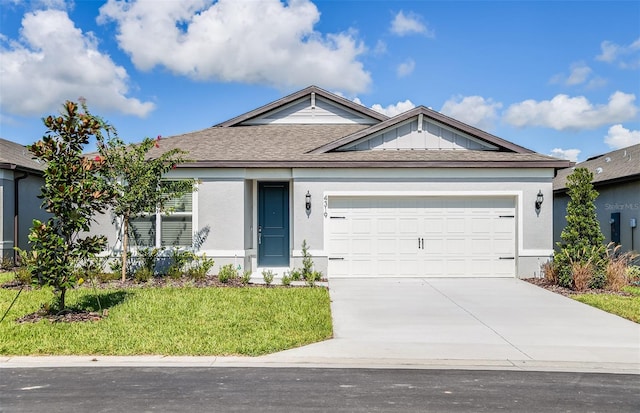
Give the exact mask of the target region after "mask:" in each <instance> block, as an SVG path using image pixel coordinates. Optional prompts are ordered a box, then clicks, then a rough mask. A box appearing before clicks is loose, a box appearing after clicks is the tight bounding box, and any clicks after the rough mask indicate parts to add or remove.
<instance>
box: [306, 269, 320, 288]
mask: <svg viewBox="0 0 640 413" xmlns="http://www.w3.org/2000/svg"><path fill="white" fill-rule="evenodd" d="M321 279H322V273H321V272H320V271H312V272H311V273H310V274H309V275H308V276H307V285H308V286H309V287H313V286H315V285H316V282H318V281H320V280H321Z"/></svg>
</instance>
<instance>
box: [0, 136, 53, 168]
mask: <svg viewBox="0 0 640 413" xmlns="http://www.w3.org/2000/svg"><path fill="white" fill-rule="evenodd" d="M0 169H17V170H23V171H29V172H42V171H44V164H41V163H39V162H38V161H36V160H35V159H33V155H32V154H31V152H29V151H28V150H27V148H26V147H25V146H22V145H20V144H19V143H15V142H11V141H8V140H6V139H2V138H0Z"/></svg>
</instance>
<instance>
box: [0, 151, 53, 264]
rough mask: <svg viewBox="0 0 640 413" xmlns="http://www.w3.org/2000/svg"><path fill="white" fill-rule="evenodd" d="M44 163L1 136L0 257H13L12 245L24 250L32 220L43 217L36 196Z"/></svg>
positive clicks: (39, 201) (40, 186)
mask: <svg viewBox="0 0 640 413" xmlns="http://www.w3.org/2000/svg"><path fill="white" fill-rule="evenodd" d="M43 170H44V165H42V164H40V163H38V162H37V161H36V160H35V159H32V156H31V153H30V152H29V151H28V150H27V148H26V147H24V146H22V145H19V144H17V143H15V142H11V141H8V140H5V139H0V258H7V257H9V258H14V249H13V248H14V247H16V246H18V247H20V248H22V249H27V248H28V246H29V240H28V238H27V236H28V235H29V231H30V230H31V224H32V221H33V220H34V219H46V218H47V213H46V212H45V211H44V210H42V209H41V208H40V205H41V204H42V200H41V199H39V198H38V195H40V189H41V188H42V185H43V184H44V179H43V178H42V171H43Z"/></svg>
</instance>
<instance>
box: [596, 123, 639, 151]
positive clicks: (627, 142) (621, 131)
mask: <svg viewBox="0 0 640 413" xmlns="http://www.w3.org/2000/svg"><path fill="white" fill-rule="evenodd" d="M604 142H605V143H606V144H607V145H609V147H610V148H612V149H620V148H626V147H627V146H631V145H637V144H639V143H640V130H629V129H627V128H625V127H623V126H622V125H620V124H618V125H613V126H611V127H610V128H609V132H608V133H607V136H605V138H604Z"/></svg>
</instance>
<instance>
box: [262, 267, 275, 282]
mask: <svg viewBox="0 0 640 413" xmlns="http://www.w3.org/2000/svg"><path fill="white" fill-rule="evenodd" d="M262 279H263V280H264V283H265V284H267V285H271V283H272V282H273V271H271V270H263V271H262Z"/></svg>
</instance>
